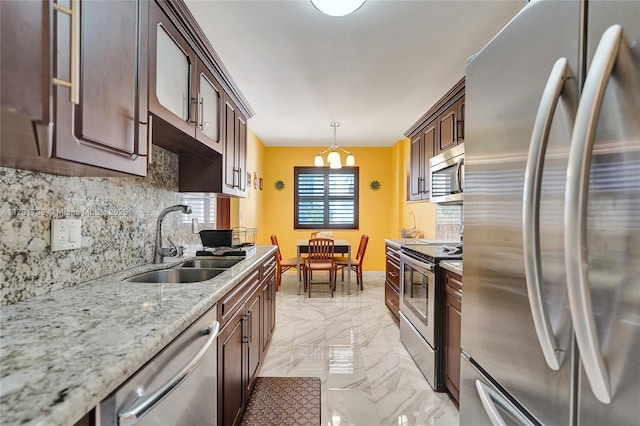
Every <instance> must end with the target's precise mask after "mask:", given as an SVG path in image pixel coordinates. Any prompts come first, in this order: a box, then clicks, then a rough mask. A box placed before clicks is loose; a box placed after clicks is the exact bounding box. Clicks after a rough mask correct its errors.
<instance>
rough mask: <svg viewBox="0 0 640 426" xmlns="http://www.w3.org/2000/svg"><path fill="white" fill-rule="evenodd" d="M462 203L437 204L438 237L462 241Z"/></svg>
mask: <svg viewBox="0 0 640 426" xmlns="http://www.w3.org/2000/svg"><path fill="white" fill-rule="evenodd" d="M461 224H462V206H461V205H440V204H439V205H437V206H436V238H438V239H443V240H452V241H460V239H461V237H462V235H461V234H460V230H461V229H460V228H461Z"/></svg>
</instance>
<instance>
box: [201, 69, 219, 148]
mask: <svg viewBox="0 0 640 426" xmlns="http://www.w3.org/2000/svg"><path fill="white" fill-rule="evenodd" d="M196 82H197V83H198V93H197V100H198V105H197V108H198V110H197V114H196V116H197V123H196V139H198V140H199V141H201V142H203V143H204V144H206V145H207V146H209V147H210V148H212V149H214V150H216V151H217V152H219V153H222V142H221V140H220V114H221V109H220V104H221V93H222V89H221V87H220V85H219V84H218V83H217V81H216V80H215V79H214V78H213V74H211V72H210V71H209V70H208V69H207V68H206V65H205V64H204V63H203V62H202V61H198V62H197V66H196Z"/></svg>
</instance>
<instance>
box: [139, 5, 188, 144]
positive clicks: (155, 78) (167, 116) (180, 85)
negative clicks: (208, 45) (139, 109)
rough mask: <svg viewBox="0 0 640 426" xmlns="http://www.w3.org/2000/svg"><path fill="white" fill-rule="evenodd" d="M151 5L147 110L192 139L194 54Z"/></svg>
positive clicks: (174, 29)
mask: <svg viewBox="0 0 640 426" xmlns="http://www.w3.org/2000/svg"><path fill="white" fill-rule="evenodd" d="M151 4H152V5H153V6H152V8H151V19H150V21H151V25H150V28H149V58H150V63H149V110H150V111H151V112H152V113H153V114H155V115H156V116H158V117H160V118H162V119H163V120H164V121H166V122H167V123H169V124H171V125H172V126H173V127H176V128H178V129H180V130H181V131H183V132H185V133H187V134H188V135H189V136H192V137H194V136H195V129H194V127H195V125H194V121H195V118H194V117H193V108H192V101H193V100H192V95H191V93H192V84H193V83H192V78H193V76H192V72H193V69H194V68H193V67H194V61H195V55H194V54H193V51H192V50H191V47H190V46H189V45H188V43H187V42H186V40H185V39H184V37H183V36H182V34H180V32H179V31H178V30H177V29H176V27H175V26H174V25H173V24H172V23H171V21H170V20H169V18H167V16H166V15H165V14H164V12H162V10H161V9H160V8H159V6H158V5H156V4H155V3H154V2H151Z"/></svg>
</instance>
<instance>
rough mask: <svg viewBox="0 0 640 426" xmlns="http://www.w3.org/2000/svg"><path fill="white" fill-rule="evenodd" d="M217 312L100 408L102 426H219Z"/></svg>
mask: <svg viewBox="0 0 640 426" xmlns="http://www.w3.org/2000/svg"><path fill="white" fill-rule="evenodd" d="M219 328H220V324H219V323H218V321H217V309H216V307H215V306H214V307H213V308H211V309H210V310H209V311H207V312H206V313H205V314H204V315H202V316H201V317H200V318H199V319H198V320H197V321H196V322H195V323H193V324H192V325H191V326H189V328H187V329H186V330H185V331H184V332H182V333H181V334H180V335H179V336H178V337H176V338H175V339H174V340H173V341H172V342H171V343H170V344H169V345H167V346H166V347H165V348H164V349H163V350H162V351H160V352H159V353H158V354H157V355H156V356H155V357H154V358H153V359H151V361H149V362H148V363H147V364H145V365H144V366H143V367H142V368H141V369H140V370H138V371H137V372H136V373H135V374H134V375H133V376H131V377H130V378H129V379H128V380H127V381H126V382H125V383H124V384H123V385H122V386H120V387H119V388H118V389H117V390H116V391H114V392H113V393H112V394H111V395H110V396H108V397H107V398H106V399H104V400H103V401H102V402H101V403H100V421H101V426H107V425H118V426H127V425H134V424H135V425H140V426H142V425H154V426H155V425H203V426H204V425H215V424H216V423H217V407H216V404H217V403H216V400H217V374H216V373H217V345H216V341H217V336H218V331H219Z"/></svg>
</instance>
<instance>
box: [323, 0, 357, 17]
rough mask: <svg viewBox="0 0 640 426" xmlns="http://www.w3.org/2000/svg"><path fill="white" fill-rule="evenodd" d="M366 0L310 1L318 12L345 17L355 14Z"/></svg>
mask: <svg viewBox="0 0 640 426" xmlns="http://www.w3.org/2000/svg"><path fill="white" fill-rule="evenodd" d="M365 1H366V0H311V4H313V5H314V6H315V8H316V9H318V10H319V11H320V12H322V13H324V14H325V15H329V16H346V15H348V14H350V13H353V12H355V11H356V10H358V9H359V8H360V6H362V5H363V4H364V2H365Z"/></svg>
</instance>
